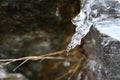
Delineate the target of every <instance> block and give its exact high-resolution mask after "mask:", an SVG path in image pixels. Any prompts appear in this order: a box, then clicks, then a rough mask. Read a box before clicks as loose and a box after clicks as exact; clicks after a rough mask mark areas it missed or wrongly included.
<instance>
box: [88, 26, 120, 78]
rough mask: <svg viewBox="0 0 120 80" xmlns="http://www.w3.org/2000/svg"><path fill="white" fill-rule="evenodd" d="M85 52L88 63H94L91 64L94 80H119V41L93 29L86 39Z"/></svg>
mask: <svg viewBox="0 0 120 80" xmlns="http://www.w3.org/2000/svg"><path fill="white" fill-rule="evenodd" d="M96 27H97V25H96ZM113 27H114V26H113ZM103 28H104V27H103ZM109 29H110V28H109V27H108V30H109ZM112 30H113V29H112ZM117 35H119V34H117ZM86 51H87V53H88V55H89V59H90V61H91V60H93V61H95V62H96V64H95V65H94V66H93V64H91V65H92V68H93V69H94V71H93V72H95V75H96V80H120V41H119V40H116V39H114V38H112V37H110V36H109V35H106V34H103V33H102V31H100V30H99V29H97V28H95V27H93V28H92V29H91V32H90V33H89V37H87V38H86Z"/></svg>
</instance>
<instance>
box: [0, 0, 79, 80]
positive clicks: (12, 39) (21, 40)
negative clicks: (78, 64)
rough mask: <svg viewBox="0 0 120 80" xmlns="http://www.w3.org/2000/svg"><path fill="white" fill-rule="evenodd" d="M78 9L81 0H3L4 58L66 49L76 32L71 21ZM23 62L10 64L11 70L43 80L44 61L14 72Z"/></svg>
mask: <svg viewBox="0 0 120 80" xmlns="http://www.w3.org/2000/svg"><path fill="white" fill-rule="evenodd" d="M77 12H79V0H20V1H19V0H1V1H0V28H1V29H0V58H1V59H6V58H19V57H24V56H32V55H41V54H44V53H50V52H54V51H57V50H59V49H63V48H65V46H63V45H64V42H63V41H64V40H65V39H66V37H67V36H68V35H71V34H72V32H73V25H72V24H71V21H70V20H71V18H72V17H73V16H75V15H76V14H77ZM68 29H69V32H68V31H67V30H68ZM62 46H63V47H62ZM20 63H21V62H17V63H13V64H10V65H8V68H7V71H8V72H17V73H22V74H23V75H24V76H26V77H27V78H29V79H30V80H39V79H40V77H41V76H40V75H41V74H42V72H41V70H42V68H43V67H44V66H45V65H44V64H42V63H40V61H36V62H27V63H26V64H24V65H23V66H21V67H20V68H18V69H17V70H16V71H13V69H14V68H15V67H16V66H17V65H19V64H20Z"/></svg>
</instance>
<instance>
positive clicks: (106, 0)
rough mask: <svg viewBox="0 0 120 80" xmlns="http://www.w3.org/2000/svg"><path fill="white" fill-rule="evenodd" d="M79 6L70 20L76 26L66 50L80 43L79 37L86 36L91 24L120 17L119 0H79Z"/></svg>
mask: <svg viewBox="0 0 120 80" xmlns="http://www.w3.org/2000/svg"><path fill="white" fill-rule="evenodd" d="M81 7H82V8H81V11H80V13H79V14H78V15H77V16H76V17H75V18H73V20H72V23H73V24H74V25H76V26H77V27H76V30H75V34H74V35H73V36H72V39H71V42H70V43H69V45H68V46H67V49H66V51H67V52H69V51H70V50H71V49H73V48H74V47H75V46H76V45H80V44H81V39H82V38H83V37H85V36H86V34H87V33H88V32H89V30H90V28H91V26H92V25H96V24H97V23H99V22H102V21H103V20H106V19H111V18H117V17H120V0H81Z"/></svg>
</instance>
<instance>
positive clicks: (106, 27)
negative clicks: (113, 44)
mask: <svg viewBox="0 0 120 80" xmlns="http://www.w3.org/2000/svg"><path fill="white" fill-rule="evenodd" d="M95 27H96V28H97V30H98V31H100V32H101V33H103V34H105V35H108V36H110V37H112V38H114V39H116V40H118V41H120V19H108V20H105V21H101V22H97V23H96V26H95Z"/></svg>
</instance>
